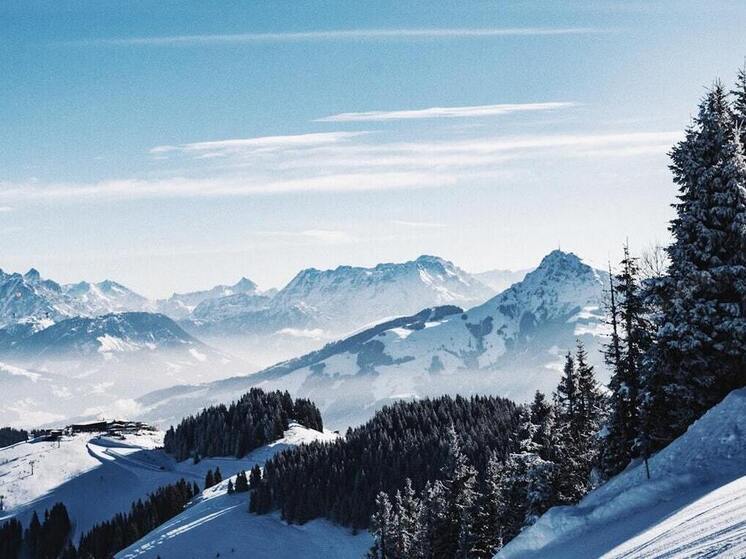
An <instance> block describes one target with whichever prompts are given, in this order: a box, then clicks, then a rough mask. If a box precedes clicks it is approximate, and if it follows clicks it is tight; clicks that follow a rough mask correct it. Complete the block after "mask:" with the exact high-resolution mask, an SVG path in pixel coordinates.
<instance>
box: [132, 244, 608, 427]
mask: <svg viewBox="0 0 746 559" xmlns="http://www.w3.org/2000/svg"><path fill="white" fill-rule="evenodd" d="M607 282H608V279H607V278H606V276H605V275H604V273H603V272H599V271H597V270H594V269H593V268H591V267H590V266H588V265H587V264H584V263H583V262H582V261H581V260H580V259H579V258H578V257H577V256H576V255H574V254H571V253H565V252H561V251H553V252H552V253H550V254H549V255H547V256H546V257H545V258H544V259H543V260H542V262H541V264H540V265H539V266H538V268H536V269H535V270H534V271H532V272H530V273H528V274H527V275H526V277H525V278H524V279H523V281H521V282H519V283H517V284H515V285H513V286H512V287H511V288H509V289H508V290H506V291H504V292H503V293H501V294H498V295H497V296H495V297H493V298H492V299H490V300H488V301H487V302H485V303H483V304H481V305H478V306H476V307H473V308H471V309H470V310H468V311H466V312H462V311H461V309H460V308H458V307H454V306H450V307H444V308H435V309H426V310H423V311H421V312H420V313H416V314H413V315H410V316H407V317H402V318H399V319H394V320H391V321H387V322H384V323H382V324H378V325H377V326H374V327H372V328H369V329H367V330H363V331H361V332H358V333H357V334H355V335H353V336H351V337H349V338H346V339H342V340H339V341H337V342H334V343H331V344H328V345H327V346H325V347H324V348H323V349H321V350H319V351H316V352H312V353H309V354H307V355H304V356H302V357H299V358H297V359H291V360H289V361H286V362H283V363H280V364H278V365H275V366H272V367H269V368H268V369H265V370H264V371H261V372H259V373H256V374H254V375H251V376H249V377H241V378H233V379H225V380H222V381H217V382H215V383H212V384H209V385H204V386H194V387H188V386H184V387H174V388H172V389H166V390H163V391H161V392H159V393H154V394H150V395H148V396H145V397H143V398H141V399H140V400H138V402H139V403H140V404H141V405H142V406H143V408H144V410H145V411H143V415H142V417H144V418H147V419H149V420H156V421H172V420H173V419H174V418H177V417H178V416H179V415H180V414H183V413H185V412H190V411H191V406H195V405H196V404H197V402H195V401H192V402H190V400H191V398H193V397H196V396H197V395H198V401H199V405H204V402H206V401H207V402H220V401H228V400H230V399H232V398H234V397H235V394H238V393H240V392H241V391H243V390H245V389H246V388H247V387H249V386H260V387H262V388H264V389H275V388H280V389H287V390H289V391H290V392H291V393H292V394H294V395H295V396H296V397H297V396H303V397H308V398H311V399H312V400H313V401H315V402H316V403H317V404H318V405H319V407H320V408H321V410H322V413H323V415H324V417H325V418H326V419H327V421H329V423H330V425H333V426H335V427H344V426H345V425H348V424H355V423H360V422H361V421H364V420H365V419H367V418H368V417H370V416H372V414H373V412H374V411H375V410H376V409H377V408H379V407H380V406H382V405H383V404H385V403H387V402H390V401H392V400H396V399H402V398H404V399H406V398H419V397H425V396H428V395H435V394H442V393H459V394H463V395H468V394H472V393H486V394H495V395H500V396H505V397H509V398H513V399H515V400H518V401H525V400H528V399H529V398H531V397H532V395H533V393H534V392H535V391H536V390H537V389H538V390H542V391H544V392H546V393H549V392H551V391H552V390H553V389H554V388H555V387H556V384H557V381H558V380H559V371H560V370H561V366H562V358H563V353H564V352H566V351H567V350H568V349H570V348H573V347H574V345H575V342H576V339H581V340H583V342H584V343H585V344H586V346H587V348H588V350H589V355H590V356H591V358H592V359H593V360H594V362H595V364H596V365H597V367H598V371H599V377H600V379H601V380H602V381H606V380H607V378H606V377H607V375H606V372H605V369H603V364H602V363H601V360H600V358H598V352H597V351H596V350H597V349H598V345H599V343H600V342H601V340H602V336H603V334H604V333H605V323H604V317H603V312H602V310H601V308H602V304H603V291H604V288H605V286H606V284H607Z"/></svg>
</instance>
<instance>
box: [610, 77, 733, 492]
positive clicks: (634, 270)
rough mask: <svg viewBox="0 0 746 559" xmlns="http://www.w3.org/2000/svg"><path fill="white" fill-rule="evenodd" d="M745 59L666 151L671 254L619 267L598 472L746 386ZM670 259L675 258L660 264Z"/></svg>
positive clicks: (662, 440) (661, 442) (613, 469)
mask: <svg viewBox="0 0 746 559" xmlns="http://www.w3.org/2000/svg"><path fill="white" fill-rule="evenodd" d="M745 142H746V69H742V70H741V71H740V72H739V74H738V79H737V83H736V87H735V89H734V90H733V91H731V92H730V93H729V92H727V91H726V90H725V88H724V86H723V85H722V84H721V83H716V84H715V85H714V87H713V88H712V89H711V90H710V91H709V92H708V93H707V94H706V95H705V97H704V99H703V100H702V101H701V103H700V106H699V111H698V113H697V116H696V117H695V118H694V119H693V122H692V124H691V125H690V126H689V127H688V128H687V130H686V133H685V136H684V139H683V140H682V141H680V142H679V143H678V144H676V146H674V148H673V150H672V151H671V153H670V156H671V165H670V169H671V171H672V173H673V177H674V182H675V183H676V185H677V186H678V201H677V202H676V203H675V204H674V208H675V210H676V217H675V218H674V219H673V220H672V221H671V223H670V227H669V230H670V232H671V235H672V238H673V242H672V243H671V245H670V246H668V247H667V248H665V252H664V254H663V256H664V257H665V258H664V259H661V258H654V259H653V264H654V265H653V266H650V265H649V264H650V261H649V260H648V261H645V260H643V261H642V262H641V261H640V259H638V258H635V257H632V256H631V255H630V251H629V248H628V247H625V249H624V258H623V259H622V261H621V264H620V271H619V272H618V273H617V274H616V275H613V276H612V279H613V281H612V287H611V292H610V305H609V307H610V308H609V317H610V318H609V323H610V325H611V329H612V335H611V339H610V343H609V344H608V346H607V348H606V362H607V363H608V365H609V367H610V369H611V371H612V378H611V383H610V385H609V388H610V390H611V398H610V413H609V421H608V423H607V426H606V433H607V435H606V437H605V439H604V450H603V453H602V457H601V464H600V466H601V471H602V472H603V474H604V475H605V477H610V476H613V475H615V474H616V473H618V472H620V471H622V470H623V469H624V468H625V467H626V466H627V465H628V464H629V463H630V462H631V461H632V460H634V459H643V460H645V462H646V464H647V459H648V458H649V457H650V456H651V455H652V454H653V453H654V452H656V451H658V450H660V449H661V448H663V447H664V446H666V445H667V444H668V443H670V442H671V441H673V440H674V439H675V438H677V437H678V436H680V435H681V434H682V433H684V431H686V429H687V427H688V426H689V425H691V423H693V422H694V421H695V420H696V419H698V418H699V417H700V416H701V415H702V414H703V413H704V412H706V411H707V410H708V409H710V408H711V407H712V406H714V405H715V404H717V403H718V402H719V401H720V400H722V399H723V398H724V397H725V396H726V395H727V394H728V393H729V392H730V391H732V390H734V389H736V388H740V387H742V386H744V385H746V163H745V162H744V157H745V153H744V143H745ZM662 260H667V262H665V261H664V262H662Z"/></svg>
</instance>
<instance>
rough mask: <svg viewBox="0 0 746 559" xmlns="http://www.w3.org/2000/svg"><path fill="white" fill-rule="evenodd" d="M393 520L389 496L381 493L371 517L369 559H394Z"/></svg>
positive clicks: (394, 535) (394, 534)
mask: <svg viewBox="0 0 746 559" xmlns="http://www.w3.org/2000/svg"><path fill="white" fill-rule="evenodd" d="M395 523H396V521H395V518H394V511H393V507H392V506H391V500H390V499H389V496H388V495H386V493H384V492H383V491H381V492H380V493H379V494H378V497H376V507H375V512H374V513H373V516H372V517H371V527H370V531H371V533H372V534H373V537H374V541H373V546H372V547H371V548H370V551H369V552H368V557H369V558H370V559H395V558H396V554H395V551H394V550H395V547H394V546H395V544H396V533H395Z"/></svg>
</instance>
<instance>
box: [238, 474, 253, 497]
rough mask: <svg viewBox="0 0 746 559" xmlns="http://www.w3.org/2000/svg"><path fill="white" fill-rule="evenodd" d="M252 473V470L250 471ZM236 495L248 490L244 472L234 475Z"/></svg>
mask: <svg viewBox="0 0 746 559" xmlns="http://www.w3.org/2000/svg"><path fill="white" fill-rule="evenodd" d="M252 472H253V470H252ZM235 489H236V493H245V492H246V491H248V490H249V482H248V480H247V479H246V472H244V471H241V472H238V474H237V475H236V485H235Z"/></svg>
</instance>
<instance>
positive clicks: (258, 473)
mask: <svg viewBox="0 0 746 559" xmlns="http://www.w3.org/2000/svg"><path fill="white" fill-rule="evenodd" d="M261 481H262V469H261V468H260V467H259V465H258V464H255V465H254V467H253V468H251V474H250V476H249V488H250V489H256V488H257V487H258V486H259V484H260V483H261Z"/></svg>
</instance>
